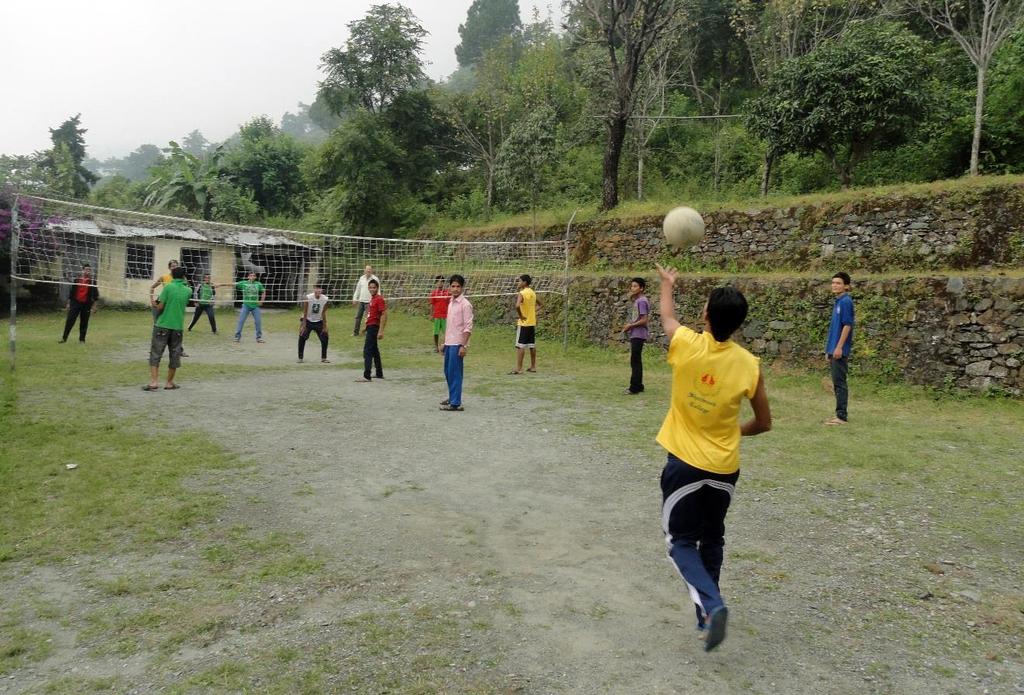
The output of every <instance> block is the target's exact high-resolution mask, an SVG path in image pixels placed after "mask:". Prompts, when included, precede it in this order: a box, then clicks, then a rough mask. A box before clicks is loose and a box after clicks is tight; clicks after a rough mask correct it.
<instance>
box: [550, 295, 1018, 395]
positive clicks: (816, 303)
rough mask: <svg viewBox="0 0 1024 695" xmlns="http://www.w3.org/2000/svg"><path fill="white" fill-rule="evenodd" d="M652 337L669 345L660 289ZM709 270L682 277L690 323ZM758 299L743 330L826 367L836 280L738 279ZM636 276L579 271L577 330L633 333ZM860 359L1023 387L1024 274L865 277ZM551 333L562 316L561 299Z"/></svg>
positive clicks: (904, 375)
mask: <svg viewBox="0 0 1024 695" xmlns="http://www.w3.org/2000/svg"><path fill="white" fill-rule="evenodd" d="M649 283H650V284H649V289H650V292H649V293H648V296H649V297H650V298H651V300H652V301H651V303H652V306H653V307H654V315H653V316H652V319H653V320H652V324H651V328H652V340H653V341H654V342H655V343H657V344H659V345H661V346H662V347H665V345H666V338H665V336H664V334H663V333H662V329H661V323H660V320H659V318H658V309H657V298H658V294H657V290H658V285H657V282H656V281H654V279H652V278H651V279H649ZM719 284H721V281H720V280H715V279H710V278H683V279H681V280H680V285H679V287H678V288H677V294H676V297H677V302H678V303H677V311H678V312H679V317H680V319H681V320H682V321H683V322H684V323H685V324H687V325H690V326H696V325H698V324H699V317H700V312H701V309H702V307H703V304H704V301H705V299H706V297H707V295H708V292H710V290H711V289H712V288H713V287H715V286H717V285H719ZM731 284H733V285H735V286H736V287H738V288H739V289H740V290H741V291H742V292H743V293H744V294H745V295H746V297H747V300H748V301H749V302H750V305H751V312H750V316H749V317H748V320H747V322H746V323H745V324H744V326H743V327H742V328H741V329H740V331H738V332H737V334H736V336H735V337H736V340H737V341H738V342H739V343H741V344H742V345H744V346H745V347H747V348H748V349H750V350H751V351H752V352H754V353H755V354H757V355H759V356H761V357H762V358H763V359H765V360H767V361H771V360H776V359H781V360H785V361H788V362H792V363H799V364H803V365H804V366H808V367H814V366H817V367H821V366H822V364H823V359H824V343H825V334H826V331H827V328H828V320H829V314H830V309H831V306H832V298H831V294H830V292H829V289H828V285H827V283H825V282H822V281H810V280H805V279H783V280H762V279H757V278H749V277H748V278H737V279H735V280H733V281H732V283H731ZM627 290H628V279H627V278H621V279H618V278H601V279H595V278H577V279H576V280H575V282H574V284H573V288H572V293H571V304H572V307H571V309H570V324H571V326H572V331H573V332H574V334H575V335H576V336H577V337H579V338H583V339H585V340H586V341H588V342H592V343H597V344H601V345H609V344H614V343H616V342H621V343H622V344H623V345H624V344H625V340H624V338H623V337H622V335H621V334H620V333H618V332H617V331H618V329H619V328H620V327H621V325H622V323H623V322H624V320H625V317H626V315H627V311H628V307H629V301H628V299H627ZM853 298H854V302H855V305H856V316H857V328H856V332H855V341H854V358H853V359H854V362H855V363H856V365H857V367H858V368H861V369H873V370H876V371H877V372H879V373H880V374H881V375H882V376H883V377H888V378H891V379H893V380H900V379H903V380H906V381H909V382H911V383H916V384H926V385H929V386H934V387H937V388H962V389H969V390H972V391H979V392H981V391H987V390H990V389H996V390H999V391H1002V392H1005V393H1008V394H1011V395H1015V396H1020V395H1022V393H1024V369H1022V366H1021V365H1022V362H1024V278H1009V277H959V276H931V277H924V278H899V279H892V280H873V281H866V282H862V283H856V284H855V286H854V291H853ZM552 308H553V309H554V310H555V311H554V312H553V315H552V316H551V317H550V323H549V325H550V326H551V327H550V328H547V329H546V330H545V333H546V335H547V336H548V337H552V338H553V337H554V336H555V335H557V334H558V332H559V327H560V326H561V324H560V323H558V322H559V321H560V317H559V316H557V306H553V307H552Z"/></svg>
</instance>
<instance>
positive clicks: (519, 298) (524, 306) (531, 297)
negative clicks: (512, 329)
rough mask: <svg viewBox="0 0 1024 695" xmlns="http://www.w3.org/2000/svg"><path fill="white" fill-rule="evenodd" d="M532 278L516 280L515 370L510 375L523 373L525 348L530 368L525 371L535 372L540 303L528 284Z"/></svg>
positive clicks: (524, 276) (527, 276)
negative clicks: (528, 350) (527, 349)
mask: <svg viewBox="0 0 1024 695" xmlns="http://www.w3.org/2000/svg"><path fill="white" fill-rule="evenodd" d="M532 282H533V278H531V277H530V276H529V275H520V276H519V277H518V278H516V289H517V290H519V293H518V294H517V295H516V317H517V320H516V368H515V370H513V371H512V372H509V373H510V374H522V373H523V356H524V355H525V354H526V348H530V368H529V369H527V370H526V371H528V372H536V371H537V339H536V335H535V333H536V331H537V308H538V307H539V306H540V303H539V302H538V301H537V293H536V292H534V291H533V288H532V287H530V284H531V283H532Z"/></svg>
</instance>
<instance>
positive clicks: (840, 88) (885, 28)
mask: <svg viewBox="0 0 1024 695" xmlns="http://www.w3.org/2000/svg"><path fill="white" fill-rule="evenodd" d="M926 57H927V50H926V47H925V44H924V41H922V40H921V39H920V38H918V37H916V36H914V35H913V34H912V33H911V32H909V31H908V30H906V29H904V28H903V27H900V26H897V25H893V24H885V23H881V22H864V23H857V24H856V25H854V26H852V27H851V28H850V30H849V31H847V32H846V33H845V34H844V35H843V36H841V37H839V38H838V39H837V40H835V41H831V42H829V43H826V44H823V45H822V46H820V47H819V48H817V49H816V50H814V51H812V52H810V53H808V54H807V55H805V56H801V57H800V58H795V59H793V60H790V61H787V62H786V63H784V64H783V65H782V66H780V67H779V69H778V70H776V71H775V72H774V73H773V74H772V75H771V76H770V78H769V79H768V83H767V85H766V87H765V90H764V92H763V93H762V94H761V96H760V97H758V98H757V99H754V100H753V105H752V106H751V117H750V129H751V131H752V132H753V133H754V134H755V135H759V136H761V137H762V138H764V139H765V140H766V141H767V143H768V147H769V149H770V150H771V151H772V152H774V153H776V154H786V153H789V152H800V153H805V154H813V153H815V152H820V153H821V154H823V155H825V157H826V159H827V160H828V161H829V162H830V163H831V164H832V167H833V168H834V169H835V171H836V174H837V175H838V176H839V180H840V182H841V183H842V185H843V187H844V188H845V187H847V186H849V184H850V181H851V172H852V170H853V168H854V167H855V166H856V165H857V163H858V162H860V161H861V160H862V159H864V157H865V156H867V155H868V154H869V153H870V152H871V150H873V149H875V148H879V147H885V146H887V145H888V146H893V145H897V144H900V143H901V142H902V141H903V139H904V138H905V137H906V136H907V134H909V132H910V131H911V129H912V128H913V126H914V124H915V123H916V122H917V121H918V120H919V119H920V118H921V116H923V115H924V113H925V110H926V108H927V106H928V87H929V85H928V76H929V73H930V66H929V64H928V61H927V60H926Z"/></svg>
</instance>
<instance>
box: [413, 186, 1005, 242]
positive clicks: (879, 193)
mask: <svg viewBox="0 0 1024 695" xmlns="http://www.w3.org/2000/svg"><path fill="white" fill-rule="evenodd" d="M1021 182H1024V177H1022V176H1021V175H1019V174H1008V175H1003V176H978V177H973V178H963V179H949V180H944V181H931V182H928V183H904V184H893V185H889V186H875V187H872V188H851V189H849V190H846V191H828V192H825V193H809V194H806V195H799V196H795V195H769V196H767V197H761V196H758V197H753V198H725V199H723V198H722V197H720V196H719V197H708V198H707V199H700V198H687V199H685V200H680V199H679V198H678V197H674V198H670V197H664V196H657V195H656V196H653V197H648V198H647V199H645V200H625V201H623V202H622V203H621V204H620V205H619V206H617V207H616V208H615V209H613V210H610V211H608V212H601V211H600V210H599V209H598V206H597V204H596V203H593V204H589V205H575V204H568V203H567V204H564V206H563V207H559V208H549V209H544V210H538V211H537V218H536V219H537V227H538V228H539V229H543V228H545V227H550V226H556V225H557V226H562V227H564V226H565V225H566V224H567V223H568V222H569V220H570V219H574V220H575V222H577V223H580V222H587V221H592V220H601V219H631V218H636V217H648V216H660V215H664V214H665V213H666V212H668V211H669V210H671V209H672V208H674V207H676V206H678V205H688V206H690V207H693V208H694V209H696V210H700V211H702V212H704V213H709V212H714V211H718V210H751V209H753V210H760V209H765V208H778V209H785V208H789V207H799V206H801V205H839V204H842V203H847V202H861V201H864V200H866V199H872V198H881V197H886V196H902V197H905V198H913V197H917V196H933V195H939V194H942V193H956V192H957V191H972V190H978V189H984V188H989V187H992V186H1012V185H1015V184H1020V183H1021ZM574 215H575V217H574ZM533 221H534V215H533V213H532V212H530V211H526V212H521V213H518V214H508V213H502V214H496V215H495V216H494V217H493V218H492V219H490V220H488V221H487V222H483V223H481V222H476V221H471V220H460V219H449V218H446V217H442V216H438V217H436V218H433V219H431V220H429V221H428V222H427V223H426V224H425V225H424V226H423V231H424V232H427V233H435V234H442V233H443V234H451V233H453V232H460V231H463V230H466V229H477V230H493V229H501V228H505V227H525V228H529V227H532V226H533Z"/></svg>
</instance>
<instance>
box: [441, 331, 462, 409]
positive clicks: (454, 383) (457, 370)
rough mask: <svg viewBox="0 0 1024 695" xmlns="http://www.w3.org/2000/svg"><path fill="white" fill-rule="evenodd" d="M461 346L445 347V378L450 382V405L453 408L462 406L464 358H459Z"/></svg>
mask: <svg viewBox="0 0 1024 695" xmlns="http://www.w3.org/2000/svg"><path fill="white" fill-rule="evenodd" d="M460 347H462V346H461V345H445V346H444V378H445V381H447V382H448V404H449V405H452V406H459V405H462V363H463V362H464V361H465V358H464V357H459V348H460Z"/></svg>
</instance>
